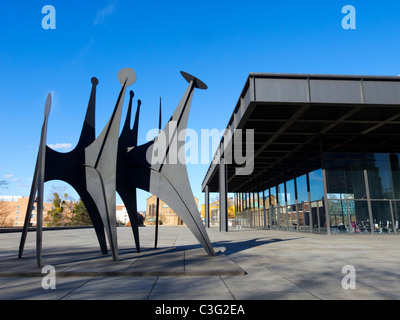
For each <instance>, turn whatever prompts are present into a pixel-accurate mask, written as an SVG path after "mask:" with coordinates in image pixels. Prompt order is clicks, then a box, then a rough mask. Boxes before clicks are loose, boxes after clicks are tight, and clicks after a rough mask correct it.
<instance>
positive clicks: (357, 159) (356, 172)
mask: <svg viewBox="0 0 400 320" xmlns="http://www.w3.org/2000/svg"><path fill="white" fill-rule="evenodd" d="M364 156H365V155H362V154H325V155H324V161H325V166H326V169H327V170H326V176H327V193H328V194H329V193H330V194H336V195H340V194H342V195H343V194H347V195H349V196H351V197H352V198H353V199H366V191H365V183H364V167H365V166H364V161H363V160H364V158H365V157H364ZM342 197H343V196H342ZM339 198H340V196H339Z"/></svg>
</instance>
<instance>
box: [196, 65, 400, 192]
mask: <svg viewBox="0 0 400 320" xmlns="http://www.w3.org/2000/svg"><path fill="white" fill-rule="evenodd" d="M237 129H243V132H244V131H245V130H246V129H253V130H254V171H253V173H252V174H250V175H237V174H236V168H237V167H238V165H236V164H235V163H233V164H229V165H227V182H228V185H227V188H228V192H253V191H254V192H257V191H263V190H265V189H267V188H269V187H273V186H276V185H278V184H280V183H282V182H284V181H287V180H290V179H293V178H294V177H297V176H300V175H302V174H305V173H307V172H310V171H313V170H316V169H319V168H321V164H322V162H321V151H323V152H337V153H342V152H343V153H358V152H387V153H392V152H393V153H399V152H400V77H386V76H385V77H383V76H339V75H307V74H265V73H250V75H249V77H248V79H247V81H246V84H245V86H244V89H243V91H242V94H241V96H240V98H239V100H238V103H237V105H236V107H235V109H234V112H233V114H232V116H231V118H230V120H229V124H228V126H227V129H226V130H227V131H228V130H229V131H230V132H231V133H234V132H237V131H236V130H237ZM224 140H228V141H224ZM243 142H245V139H244V138H243ZM233 145H234V144H233V143H232V140H230V139H226V138H225V139H224V138H223V139H222V140H221V144H220V146H219V148H218V150H217V152H216V154H215V155H214V160H213V162H214V161H216V160H218V159H219V158H220V155H221V154H224V153H226V154H227V153H229V152H232V146H233ZM242 150H246V147H245V145H244V143H243V145H242ZM243 155H245V151H243ZM216 162H217V161H216ZM233 162H234V161H233ZM218 173H219V166H218V164H211V165H210V167H209V169H208V172H207V174H206V177H205V179H204V181H203V184H202V188H203V191H204V190H205V186H206V185H208V186H209V191H210V192H218V191H219V174H218Z"/></svg>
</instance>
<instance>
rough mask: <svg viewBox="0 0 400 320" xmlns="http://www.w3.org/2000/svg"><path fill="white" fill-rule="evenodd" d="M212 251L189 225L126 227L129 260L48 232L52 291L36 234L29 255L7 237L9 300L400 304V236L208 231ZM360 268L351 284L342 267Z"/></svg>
mask: <svg viewBox="0 0 400 320" xmlns="http://www.w3.org/2000/svg"><path fill="white" fill-rule="evenodd" d="M208 233H209V236H210V239H211V241H212V244H213V246H214V248H215V250H216V252H217V255H216V256H215V257H208V256H207V255H206V254H205V252H204V250H203V249H202V248H201V247H200V245H199V244H198V242H197V241H196V239H195V238H194V237H193V235H192V234H191V233H190V231H189V230H188V229H187V228H186V227H165V226H163V227H160V229H159V237H160V240H159V242H158V243H159V246H158V248H157V249H153V246H154V228H152V227H146V228H141V229H140V236H141V243H142V248H143V250H142V252H141V253H136V250H135V248H134V244H133V236H132V232H131V230H130V229H129V228H118V241H119V248H120V250H119V257H120V261H118V262H115V261H113V260H112V257H111V255H110V254H108V255H101V253H100V252H99V248H98V244H97V240H96V237H95V233H94V231H93V230H92V229H85V230H80V231H78V230H65V231H60V230H58V231H46V232H44V243H43V263H44V264H49V265H53V266H54V267H55V268H56V270H57V287H56V289H55V290H44V289H43V287H42V279H43V277H44V274H42V273H41V269H40V268H38V267H37V266H36V258H35V233H29V234H28V239H27V245H26V249H25V252H24V256H23V258H22V259H18V258H17V254H18V244H19V237H20V234H18V233H8V234H1V233H0V300H400V281H399V279H400V269H399V265H400V245H399V244H400V235H373V236H372V235H345V234H342V235H332V236H327V235H320V234H307V233H297V232H283V231H273V230H271V231H269V230H246V229H242V230H232V231H230V232H228V233H221V232H219V229H218V228H210V229H208ZM345 265H352V266H354V268H355V270H356V279H355V280H356V288H355V289H348V290H346V289H344V288H343V287H342V280H343V277H344V276H346V274H344V273H342V267H343V266H345Z"/></svg>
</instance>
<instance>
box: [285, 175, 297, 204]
mask: <svg viewBox="0 0 400 320" xmlns="http://www.w3.org/2000/svg"><path fill="white" fill-rule="evenodd" d="M286 190H287V202H288V204H295V203H296V196H295V192H294V191H295V190H294V180H290V181H288V182H286Z"/></svg>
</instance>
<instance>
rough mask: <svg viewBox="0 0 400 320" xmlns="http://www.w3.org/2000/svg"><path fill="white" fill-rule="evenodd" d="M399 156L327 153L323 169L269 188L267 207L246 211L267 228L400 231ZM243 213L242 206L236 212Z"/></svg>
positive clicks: (261, 225) (334, 231)
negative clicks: (399, 229)
mask: <svg viewBox="0 0 400 320" xmlns="http://www.w3.org/2000/svg"><path fill="white" fill-rule="evenodd" d="M399 158H400V154H389V153H363V154H361V153H354V154H347V153H346V154H338V153H324V154H323V169H319V170H315V171H312V172H309V173H307V174H305V175H300V176H298V177H296V178H295V179H292V180H289V181H286V182H285V183H281V184H279V185H277V186H274V187H271V188H270V189H268V190H266V191H265V192H264V194H265V196H266V199H265V208H264V206H260V205H257V206H256V207H253V208H252V210H251V212H250V213H249V212H247V213H246V214H250V215H254V216H256V217H257V218H256V219H253V218H252V217H248V219H247V220H248V221H253V223H251V227H257V228H264V229H277V230H288V231H306V232H319V233H327V232H329V233H343V232H345V233H375V234H383V233H398V228H399V221H400V220H399V218H400V169H399V168H400V164H399ZM324 177H325V183H324ZM262 203H263V202H262ZM243 214H245V212H244V211H243V210H239V212H238V217H240V216H241V215H243ZM328 222H329V223H328ZM249 226H250V225H249ZM328 229H329V230H328Z"/></svg>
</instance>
